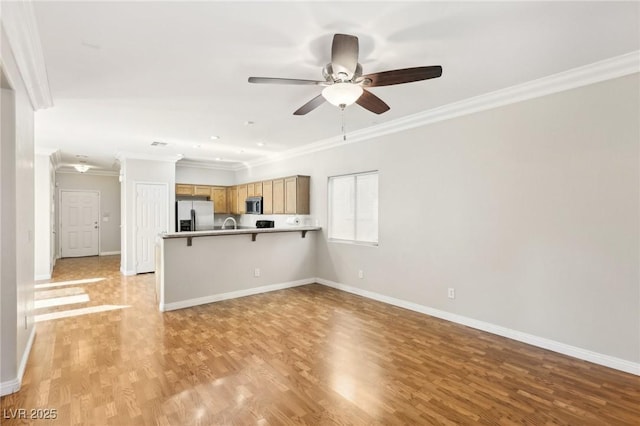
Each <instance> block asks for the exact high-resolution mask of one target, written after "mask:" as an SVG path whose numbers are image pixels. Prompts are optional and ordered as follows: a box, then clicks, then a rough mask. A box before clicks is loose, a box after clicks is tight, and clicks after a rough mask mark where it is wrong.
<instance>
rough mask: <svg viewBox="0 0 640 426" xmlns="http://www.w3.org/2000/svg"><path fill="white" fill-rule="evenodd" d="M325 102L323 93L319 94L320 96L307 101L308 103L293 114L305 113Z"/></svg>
mask: <svg viewBox="0 0 640 426" xmlns="http://www.w3.org/2000/svg"><path fill="white" fill-rule="evenodd" d="M323 103H324V96H322V94H319V95H318V96H316V97H315V98H313V99H311V100H310V101H309V102H307V103H306V104H304V105H302V106H301V107H300V108H298V109H297V110H296V112H294V113H293V115H305V114H306V113H308V112H311V111H313V110H314V109H316V108H318V107H319V106H320V105H322V104H323Z"/></svg>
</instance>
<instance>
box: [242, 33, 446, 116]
mask: <svg viewBox="0 0 640 426" xmlns="http://www.w3.org/2000/svg"><path fill="white" fill-rule="evenodd" d="M358 50H359V48H358V37H356V36H352V35H348V34H335V35H334V36H333V44H332V45H331V62H330V63H328V64H327V65H325V67H324V68H323V69H322V75H323V77H324V81H322V80H300V79H295V78H271V77H249V83H263V84H295V85H315V86H325V88H324V89H323V90H322V93H321V94H319V95H318V96H316V97H315V98H313V99H311V100H310V101H309V102H307V103H306V104H304V105H302V106H301V107H300V108H298V109H297V110H296V111H295V112H294V113H293V114H294V115H304V114H306V113H308V112H310V111H313V110H314V109H316V108H317V107H319V106H320V105H322V104H323V103H324V101H325V100H326V101H328V102H329V103H331V104H333V105H335V106H337V107H339V108H341V109H344V108H346V107H347V106H349V105H351V104H353V103H357V104H358V105H360V106H361V107H363V108H365V109H368V110H369V111H371V112H374V113H376V114H382V113H383V112H386V111H388V110H389V105H387V104H386V103H384V101H383V100H382V99H380V98H379V97H377V96H376V95H374V94H373V93H371V92H370V91H368V90H367V88H369V87H377V86H391V85H393V84H404V83H411V82H413V81H420V80H427V79H430V78H438V77H440V76H441V75H442V67H441V66H439V65H433V66H428V67H414V68H404V69H398V70H391V71H384V72H377V73H373V74H366V75H362V65H360V64H359V63H358Z"/></svg>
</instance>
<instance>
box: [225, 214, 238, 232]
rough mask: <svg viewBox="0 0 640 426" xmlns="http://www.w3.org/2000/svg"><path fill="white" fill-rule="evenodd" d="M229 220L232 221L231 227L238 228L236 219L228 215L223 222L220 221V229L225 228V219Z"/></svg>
mask: <svg viewBox="0 0 640 426" xmlns="http://www.w3.org/2000/svg"><path fill="white" fill-rule="evenodd" d="M228 220H231V222H233V229H238V224H237V222H236V220H235V219H234V218H232V217H231V216H229V217H228V218H226V219H225V220H224V222H222V229H225V228H224V227H225V226H227V221H228Z"/></svg>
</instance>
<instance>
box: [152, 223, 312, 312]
mask: <svg viewBox="0 0 640 426" xmlns="http://www.w3.org/2000/svg"><path fill="white" fill-rule="evenodd" d="M320 230H321V228H320V227H315V226H292V227H282V228H264V229H259V228H253V229H224V230H212V231H195V232H176V233H165V234H161V235H160V236H159V237H158V240H157V244H156V292H157V297H158V302H159V308H160V310H161V311H170V310H175V309H181V308H186V307H189V306H196V305H202V304H206V303H211V302H216V301H219V300H225V299H233V298H236V297H242V296H248V295H251V294H257V293H263V292H267V291H273V290H278V289H283V288H288V287H294V286H297V285H303V284H309V283H312V282H314V276H315V275H314V274H315V264H314V262H315V256H314V255H313V253H314V250H315V248H314V246H315V238H316V235H315V234H316V232H314V231H320Z"/></svg>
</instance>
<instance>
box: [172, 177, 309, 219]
mask: <svg viewBox="0 0 640 426" xmlns="http://www.w3.org/2000/svg"><path fill="white" fill-rule="evenodd" d="M309 183H310V178H309V176H300V175H298V176H289V177H286V178H280V179H273V180H266V181H262V182H252V183H247V184H243V185H236V186H229V187H226V186H213V185H191V184H184V183H178V184H176V196H197V197H203V196H205V197H208V198H209V199H210V200H212V201H213V203H214V209H215V213H224V214H245V210H246V204H245V203H246V199H247V197H260V196H262V212H263V214H309V213H310V210H309Z"/></svg>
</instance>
